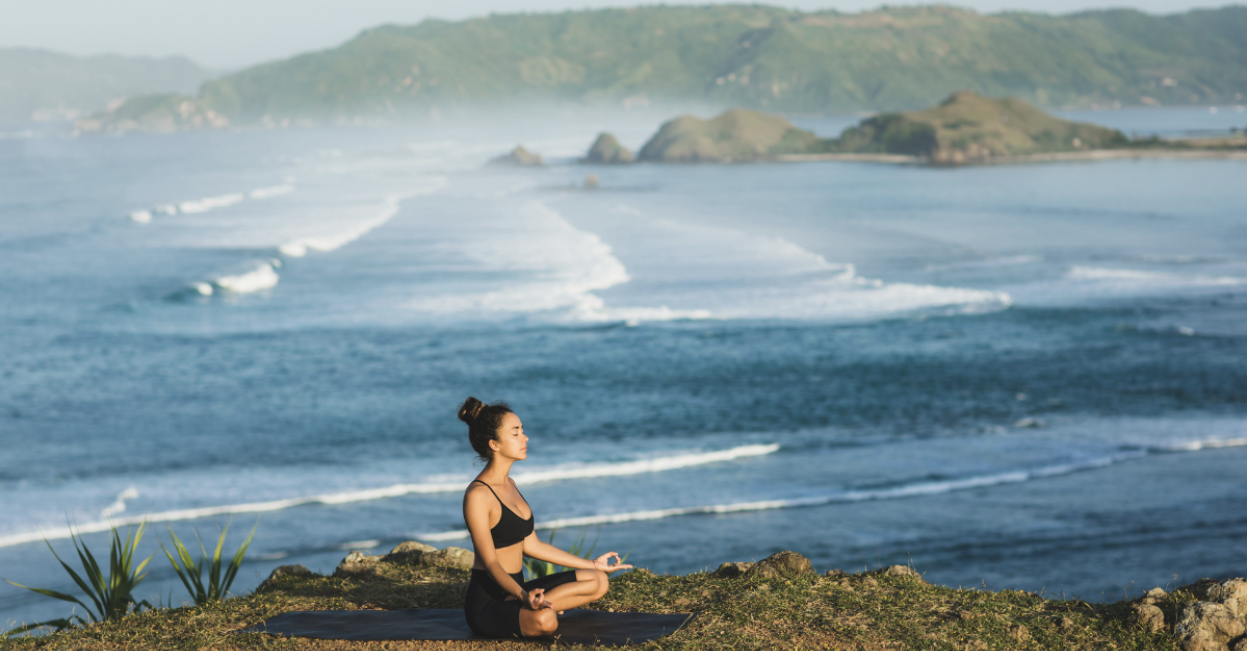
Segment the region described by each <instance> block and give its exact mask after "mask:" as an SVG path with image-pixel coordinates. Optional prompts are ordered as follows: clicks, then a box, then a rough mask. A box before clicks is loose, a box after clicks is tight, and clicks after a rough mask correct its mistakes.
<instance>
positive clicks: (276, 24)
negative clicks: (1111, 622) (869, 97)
mask: <svg viewBox="0 0 1247 651" xmlns="http://www.w3.org/2000/svg"><path fill="white" fill-rule="evenodd" d="M717 1H718V2H723V1H724V0H717ZM750 1H751V2H752V1H753V0H750ZM758 1H762V2H767V3H768V4H774V5H778V6H784V7H791V8H796V9H802V10H806V11H814V10H820V9H836V10H839V11H846V12H856V11H862V10H865V9H873V8H876V7H878V6H879V5H881V4H889V5H902V4H932V2H930V1H928V2H914V1H911V0H887V2H886V3H885V2H882V1H881V0H758ZM942 1H943V3H944V4H955V5H958V6H962V7H968V8H971V9H975V10H977V11H979V12H982V13H992V12H997V11H1003V10H1015V9H1016V10H1025V11H1042V12H1046V13H1056V14H1062V13H1071V12H1075V11H1082V10H1085V9H1102V8H1106V7H1130V8H1134V9H1139V10H1142V11H1146V12H1149V13H1177V12H1183V11H1187V10H1189V9H1193V8H1198V7H1217V6H1224V5H1225V4H1228V2H1227V1H1226V0H1221V1H1219V2H1218V1H1213V2H1208V1H1203V0H942ZM635 4H642V3H636V2H627V1H626V0H624V1H621V0H525V1H523V2H516V1H510V2H508V1H506V0H210V1H208V2H205V1H203V0H194V1H188V0H0V47H34V48H42V49H47V50H55V51H59V52H67V53H70V54H79V55H91V54H104V53H112V54H125V55H141V56H170V55H183V56H187V57H190V58H191V59H192V60H194V61H195V62H197V63H199V64H200V65H203V66H207V67H209V68H213V69H215V70H221V71H224V70H229V69H235V68H242V67H245V66H248V65H251V64H255V63H260V62H263V61H271V60H274V59H281V58H285V57H288V56H291V55H294V54H298V53H300V52H307V51H311V50H321V49H325V48H330V47H334V46H336V45H338V44H340V43H342V42H343V41H346V40H348V39H350V38H351V37H352V36H354V35H356V34H358V33H359V32H360V31H362V30H364V29H367V28H369V27H375V26H377V25H381V24H385V23H397V24H413V23H418V22H420V21H421V20H423V19H425V18H430V17H433V18H444V19H449V20H459V19H463V18H470V17H473V16H484V15H487V14H489V13H516V12H523V11H529V12H547V11H562V10H565V9H585V8H597V7H618V6H629V5H635ZM644 4H656V3H644ZM667 4H710V3H709V2H705V1H704V0H670V1H669V2H667Z"/></svg>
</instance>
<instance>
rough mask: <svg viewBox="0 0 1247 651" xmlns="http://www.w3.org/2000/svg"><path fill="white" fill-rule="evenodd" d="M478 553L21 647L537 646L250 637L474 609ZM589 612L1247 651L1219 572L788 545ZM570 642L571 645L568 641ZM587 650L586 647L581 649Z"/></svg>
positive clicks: (976, 645)
mask: <svg viewBox="0 0 1247 651" xmlns="http://www.w3.org/2000/svg"><path fill="white" fill-rule="evenodd" d="M472 563H473V555H472V552H470V551H468V550H466V549H461V548H458V547H448V548H446V549H441V550H438V549H435V548H433V547H431V546H429V545H425V544H423V543H419V542H415V541H411V542H405V543H402V544H400V545H398V546H397V547H395V548H394V550H393V551H392V552H390V553H389V554H384V555H377V556H370V555H368V554H365V553H363V552H359V551H353V552H351V553H350V554H348V555H347V556H346V558H344V559H343V561H342V563H341V564H339V565H338V567H337V568H336V569H335V570H334V572H333V573H332V574H331V575H329V576H324V575H321V574H317V573H314V572H311V571H309V570H308V569H307V568H304V567H303V566H300V565H287V566H282V567H279V568H277V569H276V570H274V571H273V573H272V575H271V576H269V578H268V579H267V580H266V581H264V582H263V583H262V584H261V585H260V586H259V587H258V588H256V590H255V592H254V593H251V594H247V595H242V596H238V597H234V598H230V599H226V600H224V601H220V602H214V603H211V604H209V605H206V606H194V607H182V608H155V609H150V610H144V611H142V612H137V613H134V614H131V615H128V616H126V617H125V618H123V619H121V620H117V621H109V622H105V623H102V624H95V625H91V626H84V627H78V628H74V629H72V630H69V631H64V632H58V633H52V634H49V635H46V636H43V637H36V638H31V637H25V638H16V639H9V640H6V641H5V642H3V645H4V646H5V647H6V648H14V649H26V648H29V649H34V648H41V649H88V648H91V649H94V648H124V649H136V650H144V649H169V648H179V649H200V648H228V649H236V650H241V649H261V648H273V645H274V644H276V645H278V646H280V647H281V648H295V649H303V648H307V649H313V648H315V649H331V648H332V649H338V648H348V647H349V648H352V649H382V648H387V649H424V648H437V649H464V650H465V651H469V650H471V649H486V648H487V649H504V648H505V649H511V648H522V647H527V645H526V644H524V643H521V642H510V641H497V642H418V641H413V642H402V641H399V642H337V643H334V642H331V641H318V640H311V639H305V638H274V637H271V636H269V635H265V634H261V633H242V632H240V631H241V630H242V629H245V628H248V627H250V626H254V625H256V624H259V623H260V622H263V621H265V620H267V619H269V618H271V617H274V616H276V615H278V614H281V613H286V612H292V611H314V610H361V609H382V610H394V609H402V608H462V607H463V598H464V592H465V590H466V587H467V581H468V577H469V573H470V568H471V566H472ZM611 584H612V587H611V591H610V593H608V594H607V596H606V597H604V598H603V599H601V600H600V601H597V602H594V603H593V604H590V606H588V607H589V608H593V609H599V610H607V611H610V612H649V613H690V612H692V613H697V616H696V617H695V618H694V619H692V620H691V621H690V622H689V623H688V624H686V625H685V626H684V627H683V628H681V629H680V630H679V631H678V632H676V633H674V634H671V635H668V636H666V637H663V638H661V639H659V640H657V641H655V642H651V643H650V644H649V646H648V647H647V648H654V649H739V648H757V649H761V648H792V649H795V648H819V649H918V648H922V649H947V650H950V651H951V650H954V649H955V650H958V651H962V650H965V649H972V650H974V651H986V650H987V649H1024V648H1025V649H1054V650H1055V649H1087V650H1091V649H1118V650H1119V651H1126V650H1136V649H1137V650H1144V649H1147V650H1174V651H1178V650H1180V651H1244V649H1247V636H1245V635H1244V632H1245V630H1247V581H1244V580H1243V579H1230V580H1219V581H1216V580H1211V579H1203V580H1201V581H1199V582H1196V583H1194V584H1191V585H1187V586H1183V587H1178V588H1174V589H1172V590H1170V591H1166V590H1163V589H1161V588H1153V589H1152V590H1149V591H1147V592H1145V593H1143V594H1140V595H1138V596H1136V597H1134V598H1132V599H1127V600H1124V601H1120V602H1117V603H1111V604H1106V603H1094V602H1086V601H1081V600H1078V599H1056V598H1052V597H1048V596H1044V595H1039V594H1035V593H1031V592H1023V591H1017V590H1002V591H990V590H987V589H980V588H950V587H945V586H939V585H933V584H931V583H930V582H928V581H927V580H925V579H924V578H923V577H922V575H921V574H920V573H919V572H918V571H917V570H915V569H914V568H911V567H907V566H904V565H893V566H891V567H886V568H877V569H873V570H864V571H860V572H857V573H847V572H843V571H841V570H838V569H832V570H827V571H822V572H820V571H817V570H816V568H814V567H813V565H812V564H811V563H810V561H809V559H807V558H805V557H804V556H802V555H801V554H798V553H796V552H791V551H783V552H778V553H776V554H773V555H771V556H769V557H767V558H765V559H762V560H760V561H757V562H728V563H722V564H721V565H719V567H718V569H716V570H713V571H706V572H695V573H692V574H688V575H683V576H678V575H667V574H662V575H659V574H655V573H653V572H650V571H648V570H644V569H638V570H633V571H631V572H627V573H624V574H622V575H616V576H615V577H613V578H612V579H611ZM563 646H566V645H564V644H559V647H560V648H561V647H563ZM577 648H584V647H577Z"/></svg>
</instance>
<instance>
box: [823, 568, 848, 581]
mask: <svg viewBox="0 0 1247 651" xmlns="http://www.w3.org/2000/svg"><path fill="white" fill-rule="evenodd" d="M823 576H825V577H829V578H833V579H835V578H839V577H842V576H847V575H846V574H845V572H844V570H841V569H834V570H827V573H826V574H824V575H823Z"/></svg>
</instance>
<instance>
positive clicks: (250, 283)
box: [199, 262, 280, 294]
mask: <svg viewBox="0 0 1247 651" xmlns="http://www.w3.org/2000/svg"><path fill="white" fill-rule="evenodd" d="M278 280H280V277H279V276H278V275H277V272H276V271H274V270H273V265H272V264H271V263H268V262H263V263H260V265H259V266H257V267H256V268H255V270H253V271H249V272H246V273H241V274H238V275H236V276H222V277H220V278H217V279H216V280H213V281H212V285H213V286H215V287H218V288H220V289H223V290H225V291H229V292H234V293H235V294H250V293H252V292H258V291H261V290H265V289H269V288H270V287H273V286H275V285H277V281H278ZM199 293H201V294H203V291H202V290H199Z"/></svg>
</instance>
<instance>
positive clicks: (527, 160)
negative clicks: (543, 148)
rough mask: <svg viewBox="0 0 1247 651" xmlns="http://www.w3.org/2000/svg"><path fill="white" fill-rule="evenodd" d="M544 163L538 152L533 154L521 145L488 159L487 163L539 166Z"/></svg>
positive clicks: (509, 165) (501, 165)
mask: <svg viewBox="0 0 1247 651" xmlns="http://www.w3.org/2000/svg"><path fill="white" fill-rule="evenodd" d="M544 164H545V163H544V161H542V160H541V156H540V155H539V154H534V153H533V152H531V151H528V150H527V149H524V147H523V145H516V146H515V149H512V150H511V153H509V154H503V155H501V156H498V157H497V158H492V159H490V161H489V165H493V166H497V167H541V166H542V165H544Z"/></svg>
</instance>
